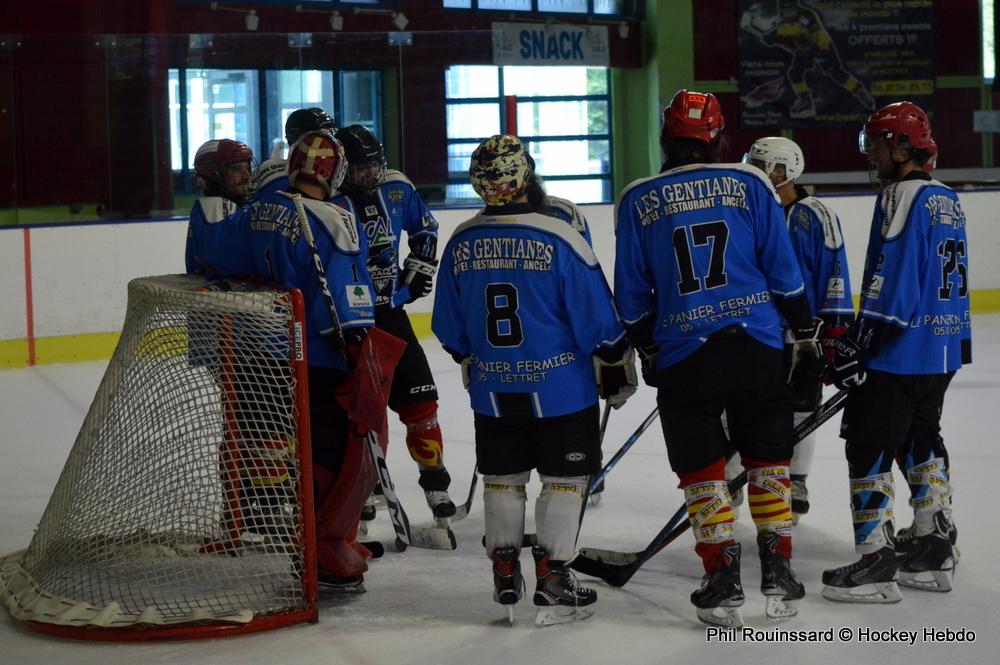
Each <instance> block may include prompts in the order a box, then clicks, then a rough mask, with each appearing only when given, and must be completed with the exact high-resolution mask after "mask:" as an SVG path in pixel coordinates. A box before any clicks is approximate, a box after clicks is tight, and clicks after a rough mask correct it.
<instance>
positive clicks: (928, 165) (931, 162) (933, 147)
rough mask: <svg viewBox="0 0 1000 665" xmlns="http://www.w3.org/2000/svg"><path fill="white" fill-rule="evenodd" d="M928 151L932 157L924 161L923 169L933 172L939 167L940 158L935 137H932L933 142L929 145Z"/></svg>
mask: <svg viewBox="0 0 1000 665" xmlns="http://www.w3.org/2000/svg"><path fill="white" fill-rule="evenodd" d="M927 152H928V153H929V154H930V157H928V158H927V161H926V162H924V166H923V169H924V171H927V172H928V173H931V172H933V171H934V169H936V168H937V158H938V146H937V143H936V142H935V141H934V139H931V144H930V145H929V146H927Z"/></svg>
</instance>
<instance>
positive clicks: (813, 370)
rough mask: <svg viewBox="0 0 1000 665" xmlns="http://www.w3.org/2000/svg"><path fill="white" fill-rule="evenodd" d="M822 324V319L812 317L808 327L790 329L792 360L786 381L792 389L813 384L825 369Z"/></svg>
mask: <svg viewBox="0 0 1000 665" xmlns="http://www.w3.org/2000/svg"><path fill="white" fill-rule="evenodd" d="M823 325H824V324H823V320H822V319H819V318H816V317H813V319H812V321H811V325H810V326H809V327H807V328H798V329H796V330H793V331H792V334H793V335H794V340H793V341H792V362H791V365H790V366H789V368H788V378H787V379H786V381H787V383H788V385H789V387H791V389H792V390H793V391H796V390H801V389H803V388H805V387H807V386H809V385H811V384H814V383H816V382H817V381H819V380H820V379H821V378H822V377H823V371H824V370H825V369H826V363H825V361H824V357H823V347H822V346H821V339H822V338H821V334H822V332H823Z"/></svg>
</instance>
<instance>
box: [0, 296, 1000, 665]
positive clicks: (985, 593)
mask: <svg viewBox="0 0 1000 665" xmlns="http://www.w3.org/2000/svg"><path fill="white" fill-rule="evenodd" d="M973 338H974V339H973V343H974V347H973V349H974V350H973V354H974V361H975V363H974V364H973V365H971V366H969V367H967V368H965V369H964V370H962V371H961V372H959V374H958V376H957V377H956V379H955V381H954V382H953V383H952V385H951V388H950V389H949V391H948V395H947V399H946V402H945V408H944V417H943V430H944V432H943V433H944V437H945V441H946V442H947V445H948V449H949V452H950V455H951V465H952V473H953V481H954V489H955V494H954V509H955V510H954V514H955V521H956V524H957V526H958V529H959V541H958V544H959V547H960V549H961V553H962V557H961V561H960V563H959V566H958V570H957V575H956V578H955V589H954V590H953V591H952V592H951V593H947V594H936V593H928V592H921V591H916V590H911V589H903V590H902V592H903V601H902V602H901V603H899V604H897V605H888V606H862V605H841V604H835V603H831V602H829V601H826V600H824V599H823V598H822V597H821V596H820V593H819V592H820V589H821V586H822V585H821V583H820V575H821V573H822V571H823V569H825V568H829V567H832V566H837V565H842V564H846V563H849V562H853V561H854V560H856V558H857V557H856V555H855V554H854V550H853V545H852V536H851V525H850V516H849V503H848V487H847V465H846V463H845V461H844V459H843V445H842V441H841V440H840V439H839V438H838V436H837V429H838V426H839V422H840V418H839V416H837V417H835V418H834V419H833V420H832V421H831V422H829V423H828V424H826V425H825V426H824V427H823V428H822V429H821V430H820V431H819V440H818V442H817V448H816V459H815V462H814V465H813V470H812V473H811V475H810V476H809V489H810V498H811V502H812V509H811V511H810V513H809V514H808V515H807V516H806V517H805V518H804V519H803V520H802V521H801V522H800V523H799V525H798V526H797V527H796V529H795V531H794V537H795V545H794V546H795V559H794V566H795V568H796V570H797V572H798V575H799V577H800V578H801V579H802V581H803V582H804V583H805V585H806V591H807V595H806V598H805V599H804V600H803V601H802V602H801V603H800V606H799V607H800V613H799V616H798V617H797V618H795V619H793V620H791V621H789V622H787V623H785V624H768V622H767V621H766V619H765V618H764V614H763V597H762V596H761V595H760V593H759V589H758V585H759V581H760V569H759V565H758V564H757V560H756V555H755V549H756V548H755V547H754V544H753V543H754V531H753V525H752V523H751V521H750V517H749V514H744V515H743V516H742V517H741V519H740V521H739V523H738V524H737V528H736V533H737V537H738V538H739V539H740V540H741V542H742V543H743V546H744V558H743V584H744V588H745V589H746V592H747V603H746V605H745V606H744V617H745V619H746V621H747V624H748V626H751V627H755V628H759V629H767V630H773V629H775V628H782V629H787V630H822V631H826V630H829V629H831V628H832V629H833V632H834V634H835V641H834V642H833V643H824V644H816V643H806V644H802V643H782V644H775V643H747V642H744V641H736V642H719V641H715V640H709V639H707V634H706V629H705V627H704V626H703V625H701V624H699V623H698V622H697V620H696V619H695V615H694V610H693V607H692V606H691V604H690V603H689V601H688V596H689V594H690V593H691V591H692V590H694V588H695V587H696V586H697V585H698V583H699V580H700V576H701V567H700V564H699V562H698V560H697V558H696V557H695V554H694V551H693V548H692V545H693V539H692V538H691V536H690V535H687V534H685V535H684V536H683V537H682V538H680V539H679V540H678V541H676V542H674V543H673V544H672V545H670V546H669V547H668V548H666V549H665V550H664V551H663V552H661V553H660V554H659V555H658V556H657V557H655V558H654V559H652V560H651V561H650V562H649V563H648V564H647V565H646V566H645V567H644V568H643V569H642V570H640V571H639V572H638V573H637V574H636V575H635V577H633V578H632V580H631V581H630V582H629V583H628V584H627V585H626V586H625V587H623V588H622V589H614V588H611V587H609V586H607V585H606V584H604V583H603V582H599V581H593V584H592V586H594V587H595V588H596V589H597V591H598V594H599V600H598V604H597V606H596V607H597V613H596V614H595V616H594V617H592V618H591V619H589V620H587V621H583V622H580V623H577V624H573V625H567V626H555V627H550V628H544V629H539V628H536V627H534V625H533V623H532V619H533V617H534V608H533V606H532V605H531V601H530V594H531V591H532V589H533V587H532V585H533V581H529V585H528V594H527V598H526V599H525V600H524V601H522V602H521V604H520V605H518V607H517V610H516V617H517V623H516V625H514V626H513V627H509V626H508V625H507V621H506V617H505V613H504V610H503V609H502V608H501V607H500V606H499V605H496V604H495V603H494V602H493V601H492V578H491V573H490V563H489V561H488V560H487V558H486V557H485V553H484V552H483V549H482V547H481V545H480V537H481V535H482V532H483V504H482V496H481V490H480V494H479V496H477V497H476V501H475V504H474V505H473V509H472V512H471V514H470V515H469V517H468V518H467V519H465V520H464V521H461V522H458V523H456V524H455V525H454V531H455V533H456V536H457V537H458V549H457V550H455V551H452V552H440V551H429V550H417V549H413V548H411V549H409V550H408V551H407V552H405V553H397V552H395V551H394V549H393V548H392V546H391V545H390V543H391V541H392V528H391V525H390V524H389V521H388V517H387V516H386V514H385V512H384V511H380V512H379V516H378V519H377V521H376V522H375V523H374V524H373V526H372V530H371V534H370V536H371V537H374V538H378V539H380V540H382V541H383V542H384V543H386V545H387V553H386V556H385V557H384V558H382V559H380V560H377V561H373V562H371V564H370V565H371V568H370V570H369V572H368V574H367V576H366V585H367V587H368V593H366V594H363V595H360V596H355V597H346V598H345V597H341V598H337V597H324V598H323V599H322V600H321V606H320V622H319V624H317V625H300V626H295V627H292V628H287V629H282V630H278V631H274V632H270V633H260V634H257V635H249V636H244V637H235V638H227V639H216V640H199V641H193V642H171V643H161V644H125V645H121V644H102V643H84V642H74V641H66V640H58V639H54V638H49V637H45V636H42V635H39V634H36V633H34V632H32V631H29V630H27V629H24V628H22V627H21V626H19V625H18V624H16V623H15V622H14V621H13V620H12V619H11V618H10V617H9V615H8V614H7V613H6V612H5V611H2V610H0V613H2V616H0V664H4V665H5V664H7V663H10V664H13V663H57V664H63V663H94V664H98V663H100V664H105V663H142V664H143V665H156V664H160V663H197V664H211V663H232V664H234V665H235V664H256V663H259V664H266V665H279V664H284V663H289V664H291V663H301V664H304V665H334V664H340V663H344V664H352V665H353V664H369V663H371V664H376V665H383V664H384V665H389V664H392V665H395V664H399V665H403V664H413V665H432V664H442V665H445V664H447V665H452V664H453V665H470V664H475V665H512V664H515V663H546V664H556V663H558V664H566V665H584V664H590V663H595V664H596V663H613V664H617V665H626V664H627V665H643V664H646V663H663V664H669V665H683V664H686V663H698V664H699V665H703V664H705V663H730V662H735V661H736V659H739V660H740V661H742V662H756V663H769V664H770V663H774V664H779V663H791V664H795V665H803V664H806V665H809V664H812V663H837V664H838V665H844V664H847V663H879V664H886V665H888V664H891V663H899V664H902V665H915V664H924V663H927V664H935V665H936V664H939V663H947V664H949V665H951V664H954V665H959V664H963V665H964V664H970V665H971V664H976V663H996V662H1000V656H997V652H998V650H1000V635H998V633H1000V547H998V545H1000V519H998V517H997V510H996V501H997V498H998V493H997V492H996V490H995V487H996V486H995V485H994V483H996V482H997V478H998V477H1000V476H998V474H1000V452H998V448H997V445H996V437H997V430H998V429H1000V426H998V423H1000V421H998V419H997V412H998V411H1000V315H997V314H994V315H982V316H977V317H976V318H975V320H974V322H973ZM424 345H425V348H426V349H427V351H428V356H429V357H430V359H431V365H432V367H433V368H434V369H435V372H436V376H437V380H438V386H439V389H440V391H441V395H442V398H441V423H442V429H443V431H444V437H445V460H446V463H447V466H448V468H449V470H450V472H451V475H452V478H453V483H452V497H453V498H454V499H455V500H456V502H457V501H459V500H464V496H465V493H466V491H467V489H468V483H469V480H470V477H471V473H472V469H473V465H474V446H473V430H472V413H471V411H470V410H469V407H468V400H467V397H466V395H465V393H464V391H463V390H462V387H461V380H460V377H459V373H458V370H457V366H456V365H454V364H453V363H452V362H451V360H450V359H449V358H448V357H447V356H446V354H444V353H443V352H442V351H441V349H440V347H439V346H438V344H437V342H436V341H434V340H426V341H425V343H424ZM105 364H106V363H103V362H95V363H82V364H75V365H53V366H44V367H35V368H30V369H19V370H7V371H0V422H2V428H0V450H2V463H0V553H8V552H11V551H14V550H19V549H23V548H24V547H26V546H27V545H28V543H29V541H30V539H31V534H32V530H33V528H34V527H35V525H36V523H37V521H38V519H39V517H40V516H41V514H42V511H43V509H44V508H45V505H46V502H47V501H48V497H49V495H50V493H51V491H52V488H53V486H54V484H55V482H56V479H57V477H58V475H59V472H60V470H61V469H62V466H63V462H64V461H65V459H66V456H67V454H68V452H69V449H70V447H71V446H72V443H73V440H74V438H75V437H76V433H77V430H78V429H79V427H80V423H81V422H82V421H83V417H84V415H85V413H86V410H87V408H88V406H89V404H90V401H91V398H92V396H93V394H94V391H95V389H96V387H97V384H98V382H99V381H100V378H101V375H102V373H103V371H104V366H105ZM828 390H829V391H830V392H828V393H827V394H828V395H829V394H831V393H832V388H831V389H828ZM654 406H655V400H654V393H653V391H652V390H651V389H650V388H646V387H643V388H641V389H640V391H639V393H638V394H637V395H636V396H635V397H634V398H633V399H632V400H631V401H630V402H629V403H628V404H627V405H626V406H625V407H624V408H623V409H621V410H620V411H617V412H614V413H613V414H612V416H611V420H610V424H609V427H608V432H607V436H606V438H605V442H604V452H605V457H606V458H607V457H610V456H611V455H612V454H613V453H614V452H615V451H616V450H617V449H618V447H619V446H620V445H621V444H622V443H623V442H624V441H625V440H626V438H627V437H628V435H629V434H630V433H631V432H632V431H633V430H634V429H635V428H636V427H637V426H638V425H639V423H640V422H641V421H642V420H643V419H644V418H645V417H646V416H647V415H648V414H649V412H650V411H651V410H652V409H653V407H654ZM391 417H393V418H394V416H391ZM991 432H992V433H991ZM391 433H392V442H391V444H390V452H389V468H390V469H391V471H392V473H393V478H394V480H395V483H396V485H397V491H398V492H399V494H400V497H401V500H402V502H403V505H404V506H405V507H406V509H407V511H408V512H409V514H410V519H411V521H413V522H414V523H423V522H428V521H429V520H430V513H429V511H428V509H427V507H426V504H425V503H424V500H423V496H422V494H421V493H420V490H419V488H418V486H417V482H416V479H417V470H416V467H415V464H414V463H413V462H412V461H411V460H410V459H409V456H408V454H407V452H406V450H405V446H404V445H403V428H402V427H401V426H400V425H399V423H398V421H395V420H394V421H393V422H392V426H391ZM676 484H677V480H676V477H675V476H674V475H673V473H671V471H670V469H669V466H668V465H667V459H666V453H665V450H664V446H663V437H662V434H661V431H660V428H659V424H658V423H657V424H655V425H654V426H653V427H652V428H651V429H650V430H649V431H647V432H646V434H645V435H644V436H643V437H642V439H641V440H640V441H639V443H638V444H637V445H636V446H635V447H634V448H633V449H632V450H631V451H630V452H629V453H628V454H627V455H626V456H625V458H624V459H623V460H622V462H621V463H620V464H619V465H618V467H617V468H616V469H615V470H614V471H613V473H612V474H611V475H610V476H609V478H608V484H607V491H606V492H605V496H604V500H603V502H602V503H601V504H600V505H598V506H596V507H592V508H589V509H588V510H587V513H586V518H585V520H584V523H583V529H582V532H581V535H580V544H581V545H583V546H592V547H602V548H610V549H616V550H621V551H637V550H641V549H642V548H643V547H645V545H646V544H647V543H648V542H649V541H650V539H651V538H652V537H653V535H654V534H655V533H656V532H657V531H659V529H660V528H661V527H662V525H663V524H664V523H665V522H666V520H667V518H668V517H669V516H670V515H671V514H672V513H673V512H674V511H675V510H676V509H677V508H678V506H680V504H681V502H682V494H681V492H680V491H679V490H678V489H677V488H676ZM896 488H897V495H898V497H897V501H896V515H897V524H898V525H907V524H909V522H910V517H911V512H910V509H909V507H908V506H907V503H906V495H907V491H906V489H905V484H904V483H903V480H902V478H901V476H900V475H899V473H898V471H897V485H896ZM537 490H538V484H537V481H536V482H533V483H532V485H531V486H529V488H528V492H529V507H528V520H527V521H528V529H529V530H532V531H533V530H534V527H533V519H532V513H531V511H532V508H531V506H532V501H531V497H533V496H534V494H536V493H537ZM460 497H461V499H460ZM744 512H745V513H746V512H747V511H744ZM523 558H524V560H525V561H526V563H527V564H528V565H526V570H527V569H529V567H530V561H531V557H530V555H529V554H528V552H527V551H525V552H524V555H523ZM584 579H586V578H584ZM587 583H588V584H589V583H590V580H587ZM946 629H951V630H952V631H956V630H959V629H966V630H967V631H974V633H975V641H974V642H972V643H968V642H947V641H934V639H933V637H932V636H931V635H930V634H927V633H925V630H926V631H935V630H937V631H944V630H946ZM866 631H867V632H866ZM900 631H916V640H915V643H914V644H910V643H909V641H908V637H900ZM841 632H843V633H844V636H841V635H840V633H841ZM847 633H850V635H849V636H848V635H847ZM864 635H869V637H868V638H865V637H864ZM844 637H847V639H846V640H845V639H843V638H844ZM878 637H882V638H883V639H889V640H892V639H896V640H897V641H895V642H885V641H874V640H876V639H877V638H878ZM899 640H902V641H899ZM990 653H993V654H994V655H993V656H990V655H989V654H990Z"/></svg>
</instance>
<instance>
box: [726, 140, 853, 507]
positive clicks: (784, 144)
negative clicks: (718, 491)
mask: <svg viewBox="0 0 1000 665" xmlns="http://www.w3.org/2000/svg"><path fill="white" fill-rule="evenodd" d="M743 162H744V163H745V164H750V165H752V166H756V167H757V168H759V169H760V170H762V171H763V172H764V174H765V175H767V177H768V178H769V179H770V181H771V184H772V185H774V189H775V191H776V192H777V193H778V197H779V198H780V199H781V205H782V207H784V209H785V223H786V225H787V227H788V233H789V237H790V238H791V241H792V249H793V250H794V251H795V257H796V258H797V259H798V263H799V270H800V271H801V273H802V281H803V283H804V284H805V288H806V296H807V297H808V298H809V306H810V311H811V312H812V313H813V316H817V317H819V318H820V319H822V320H823V324H824V325H823V337H822V342H823V350H824V353H825V355H826V356H827V358H830V357H832V355H833V344H834V341H835V340H836V338H837V337H839V336H840V335H842V334H843V333H844V332H846V330H847V326H848V324H850V322H851V321H853V320H854V305H853V303H852V301H851V280H850V276H849V274H848V268H847V252H846V250H845V249H844V234H843V233H842V232H841V229H840V220H839V219H838V218H837V214H836V213H835V212H833V210H832V209H830V208H828V207H827V206H826V205H825V204H824V203H823V202H822V201H821V200H819V199H818V198H816V197H815V196H811V195H809V194H808V193H807V192H806V190H805V188H803V187H802V186H800V185H798V184H796V182H795V181H796V180H798V178H799V177H800V176H801V175H802V172H803V171H804V170H805V158H804V157H803V155H802V150H801V149H800V148H799V146H798V145H797V144H796V143H795V142H794V141H792V140H791V139H786V138H783V137H780V136H769V137H766V138H762V139H758V140H757V141H755V142H754V144H753V145H752V146H750V150H749V151H748V152H747V153H746V154H745V155H744V156H743ZM789 347H790V345H786V349H789V351H790V348H789ZM799 368H800V372H799V374H798V375H797V376H790V377H789V385H790V386H791V388H792V396H793V401H794V405H795V425H796V426H798V425H799V423H801V422H802V421H803V420H805V419H806V418H808V417H809V416H810V415H811V414H812V413H814V412H815V411H816V409H817V408H818V407H819V405H820V401H821V400H822V398H823V381H822V377H821V376H820V374H821V372H815V373H814V374H812V375H806V372H805V371H804V370H805V369H806V367H805V365H804V364H800V365H799ZM815 369H821V368H819V367H817V368H815ZM815 448H816V434H815V432H814V433H812V434H810V435H809V436H807V437H806V438H804V439H802V440H801V441H799V442H798V443H797V444H795V452H794V453H793V454H792V461H791V465H790V467H789V473H790V475H791V479H792V522H793V523H797V522H798V520H799V518H800V517H801V516H802V515H805V514H806V513H807V512H809V490H808V488H807V487H806V477H807V476H808V474H809V470H810V469H811V468H812V460H813V452H814V451H815ZM727 475H728V474H727Z"/></svg>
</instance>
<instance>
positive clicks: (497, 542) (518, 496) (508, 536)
mask: <svg viewBox="0 0 1000 665" xmlns="http://www.w3.org/2000/svg"><path fill="white" fill-rule="evenodd" d="M530 477H531V472H530V471H522V472H521V473H514V474H510V475H506V476H491V475H484V476H483V506H484V510H485V512H486V520H485V521H486V552H487V554H489V553H490V552H492V551H494V550H496V549H498V548H503V547H516V548H518V550H520V548H521V539H522V538H523V537H524V504H525V501H526V496H525V492H524V486H525V485H526V484H527V483H528V478H530Z"/></svg>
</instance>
